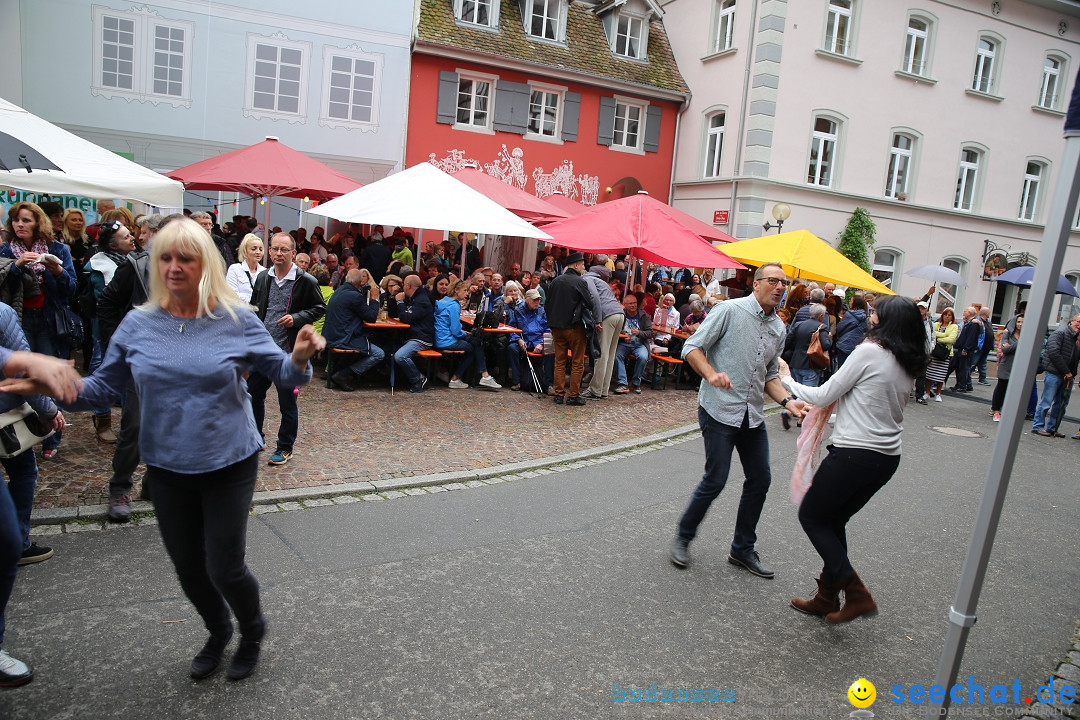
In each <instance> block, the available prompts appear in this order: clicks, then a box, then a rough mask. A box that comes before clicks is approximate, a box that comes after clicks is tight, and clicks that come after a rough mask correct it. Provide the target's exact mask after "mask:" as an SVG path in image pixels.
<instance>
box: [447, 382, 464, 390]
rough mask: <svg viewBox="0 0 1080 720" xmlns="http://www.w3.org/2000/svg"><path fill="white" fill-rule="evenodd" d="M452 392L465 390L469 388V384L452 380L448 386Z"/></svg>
mask: <svg viewBox="0 0 1080 720" xmlns="http://www.w3.org/2000/svg"><path fill="white" fill-rule="evenodd" d="M447 386H448V387H449V388H450V389H451V390H465V389H466V388H468V387H469V383H467V382H461V381H460V380H451V381H450V382H449V383H448V385H447Z"/></svg>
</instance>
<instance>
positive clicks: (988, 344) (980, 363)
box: [975, 339, 994, 383]
mask: <svg viewBox="0 0 1080 720" xmlns="http://www.w3.org/2000/svg"><path fill="white" fill-rule="evenodd" d="M993 346H994V343H993V342H992V341H991V340H989V339H987V340H986V341H985V342H983V346H982V347H981V348H979V353H978V354H977V355H976V356H975V367H976V368H978V370H979V382H981V383H984V382H986V358H987V356H988V355H989V354H990V350H991V349H992V348H993Z"/></svg>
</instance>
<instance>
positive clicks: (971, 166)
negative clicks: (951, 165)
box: [953, 147, 982, 212]
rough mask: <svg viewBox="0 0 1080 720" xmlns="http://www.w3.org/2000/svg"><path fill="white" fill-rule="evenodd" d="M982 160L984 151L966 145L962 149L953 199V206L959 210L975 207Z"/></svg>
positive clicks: (968, 209) (967, 210) (969, 209)
mask: <svg viewBox="0 0 1080 720" xmlns="http://www.w3.org/2000/svg"><path fill="white" fill-rule="evenodd" d="M981 161H982V153H981V152H979V151H978V150H977V149H975V148H970V147H966V148H964V149H962V150H961V151H960V170H959V172H958V173H957V176H956V198H955V199H954V200H953V207H954V208H956V209H957V210H964V211H966V212H969V211H971V209H972V208H973V207H974V204H975V190H976V183H978V180H979V164H980V163H981Z"/></svg>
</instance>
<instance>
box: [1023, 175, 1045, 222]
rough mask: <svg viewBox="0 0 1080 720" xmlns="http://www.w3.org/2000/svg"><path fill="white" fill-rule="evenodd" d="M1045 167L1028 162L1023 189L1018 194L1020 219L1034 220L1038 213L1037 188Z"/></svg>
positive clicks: (1040, 182)
mask: <svg viewBox="0 0 1080 720" xmlns="http://www.w3.org/2000/svg"><path fill="white" fill-rule="evenodd" d="M1045 170H1046V166H1045V165H1043V164H1042V163H1040V162H1035V161H1029V162H1028V164H1027V168H1026V169H1025V171H1024V189H1023V190H1022V191H1021V192H1020V219H1021V220H1034V219H1035V215H1036V214H1037V213H1038V211H1039V188H1040V186H1041V185H1042V179H1043V174H1044V172H1045Z"/></svg>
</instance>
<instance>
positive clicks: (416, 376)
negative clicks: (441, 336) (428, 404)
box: [394, 340, 431, 385]
mask: <svg viewBox="0 0 1080 720" xmlns="http://www.w3.org/2000/svg"><path fill="white" fill-rule="evenodd" d="M429 347H431V346H430V345H425V344H424V343H422V342H420V341H419V340H406V341H405V344H404V345H402V346H401V347H399V348H398V349H397V352H395V353H394V362H395V363H397V366H398V367H399V368H401V371H402V372H403V373H405V379H406V380H407V381H408V383H409V384H410V385H415V384H416V383H418V382H420V370H419V369H417V367H416V362H415V361H414V360H413V355H416V353H418V352H420V351H421V350H426V349H428V348H429Z"/></svg>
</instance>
